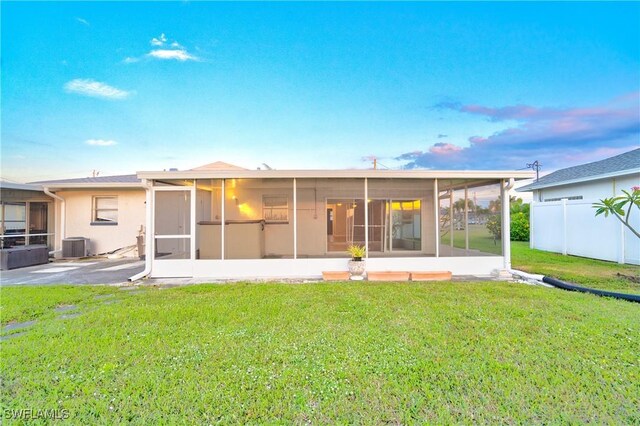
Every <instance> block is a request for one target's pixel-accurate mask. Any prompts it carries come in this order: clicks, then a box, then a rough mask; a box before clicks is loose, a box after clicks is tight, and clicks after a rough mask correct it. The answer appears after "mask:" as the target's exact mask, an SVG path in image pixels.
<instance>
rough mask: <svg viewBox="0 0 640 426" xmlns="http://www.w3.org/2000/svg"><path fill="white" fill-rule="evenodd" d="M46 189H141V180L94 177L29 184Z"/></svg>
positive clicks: (122, 176)
mask: <svg viewBox="0 0 640 426" xmlns="http://www.w3.org/2000/svg"><path fill="white" fill-rule="evenodd" d="M31 184H32V185H40V186H42V187H47V188H127V187H134V188H139V187H142V180H140V179H138V177H136V175H117V176H96V177H85V178H76V179H57V180H44V181H38V182H31Z"/></svg>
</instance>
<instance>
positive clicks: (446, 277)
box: [411, 271, 451, 281]
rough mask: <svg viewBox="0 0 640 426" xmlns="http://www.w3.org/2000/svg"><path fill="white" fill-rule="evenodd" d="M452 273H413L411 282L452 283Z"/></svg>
mask: <svg viewBox="0 0 640 426" xmlns="http://www.w3.org/2000/svg"><path fill="white" fill-rule="evenodd" d="M450 280H451V271H417V272H411V281H450Z"/></svg>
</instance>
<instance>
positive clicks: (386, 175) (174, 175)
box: [137, 170, 535, 179]
mask: <svg viewBox="0 0 640 426" xmlns="http://www.w3.org/2000/svg"><path fill="white" fill-rule="evenodd" d="M137 176H138V178H140V179H278V178H279V179H283V178H285V179H286V178H289V179H291V178H311V179H313V178H342V179H345V178H352V179H353V178H356V179H357V178H382V179H390V178H393V179H434V178H438V179H509V178H514V179H531V178H533V177H535V173H534V172H533V171H519V170H507V171H505V170H184V171H160V172H152V171H141V172H138V173H137Z"/></svg>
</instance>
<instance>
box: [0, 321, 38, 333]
mask: <svg viewBox="0 0 640 426" xmlns="http://www.w3.org/2000/svg"><path fill="white" fill-rule="evenodd" d="M35 323H36V321H35V320H32V321H25V322H14V323H11V324H7V325H5V326H4V328H3V329H2V331H12V330H20V329H21V328H27V327H31V326H32V325H33V324H35Z"/></svg>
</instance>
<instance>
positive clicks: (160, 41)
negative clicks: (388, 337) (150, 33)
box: [150, 33, 167, 46]
mask: <svg viewBox="0 0 640 426" xmlns="http://www.w3.org/2000/svg"><path fill="white" fill-rule="evenodd" d="M166 42H167V36H165V35H164V33H162V34H160V37H154V38H152V39H151V41H150V43H151V45H152V46H164V44H165V43H166Z"/></svg>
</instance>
